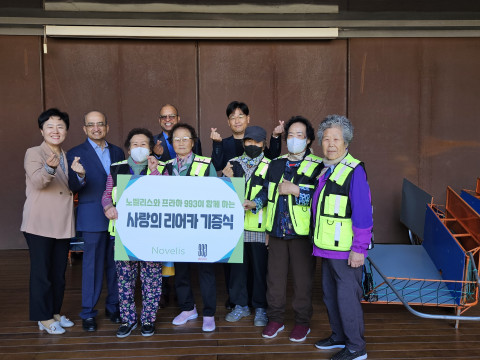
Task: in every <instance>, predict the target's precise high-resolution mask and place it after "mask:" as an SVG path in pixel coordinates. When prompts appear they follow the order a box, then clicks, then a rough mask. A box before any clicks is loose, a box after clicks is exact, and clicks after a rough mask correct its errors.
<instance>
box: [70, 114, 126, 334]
mask: <svg viewBox="0 0 480 360" xmlns="http://www.w3.org/2000/svg"><path fill="white" fill-rule="evenodd" d="M84 121H85V124H84V126H83V131H84V132H85V135H87V140H85V142H84V143H82V144H80V145H78V146H76V147H74V148H72V149H71V150H70V151H68V153H67V160H68V164H69V166H68V168H69V174H68V183H69V186H70V189H71V190H72V191H73V192H76V193H77V194H78V207H77V224H76V225H77V227H76V230H77V231H78V232H81V233H82V234H81V235H82V237H83V240H84V250H83V263H82V311H81V312H80V317H81V318H82V326H83V329H84V330H85V331H95V330H97V323H96V321H95V317H96V316H97V313H98V311H97V310H95V306H96V304H97V302H98V299H99V298H100V294H101V292H102V283H103V275H104V272H105V275H106V281H107V290H108V294H107V298H106V303H105V315H106V316H107V317H109V318H110V320H111V321H112V322H116V323H118V322H120V316H119V312H118V286H117V277H116V270H115V262H114V259H113V239H112V238H110V235H109V233H108V219H107V218H106V217H105V215H104V213H103V207H102V204H101V199H102V194H103V191H104V190H105V184H106V182H107V176H108V174H109V173H110V164H113V163H115V162H118V161H122V160H124V159H125V154H124V152H123V150H122V149H120V148H119V147H118V146H115V145H113V144H110V143H108V142H107V141H105V138H106V136H107V133H108V130H109V128H108V124H107V118H106V116H105V115H104V114H103V113H101V112H99V111H90V112H89V113H87V114H86V115H85V117H84ZM75 159H78V160H79V161H80V163H81V164H82V165H83V167H84V169H85V175H84V176H83V177H80V176H78V175H77V174H76V173H75V172H73V170H72V169H71V164H72V162H73V161H74V160H75Z"/></svg>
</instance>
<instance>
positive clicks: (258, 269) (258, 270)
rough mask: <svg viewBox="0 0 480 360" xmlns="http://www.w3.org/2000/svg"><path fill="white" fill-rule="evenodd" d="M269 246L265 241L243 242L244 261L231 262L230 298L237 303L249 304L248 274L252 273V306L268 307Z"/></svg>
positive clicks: (241, 304)
mask: <svg viewBox="0 0 480 360" xmlns="http://www.w3.org/2000/svg"><path fill="white" fill-rule="evenodd" d="M267 258H268V256H267V247H266V246H265V244H264V243H255V242H253V243H252V242H246V243H244V244H243V263H242V264H233V263H232V264H230V282H229V284H230V289H229V294H230V300H231V302H232V303H234V304H235V305H240V306H247V304H248V300H249V299H248V295H249V294H248V293H249V292H248V291H247V288H248V286H247V285H248V280H247V279H248V275H249V273H250V274H252V284H251V297H252V299H251V300H252V306H253V307H254V308H255V309H257V308H266V307H267V296H266V292H267V279H266V278H267Z"/></svg>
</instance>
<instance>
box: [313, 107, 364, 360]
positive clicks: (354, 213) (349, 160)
mask: <svg viewBox="0 0 480 360" xmlns="http://www.w3.org/2000/svg"><path fill="white" fill-rule="evenodd" d="M318 138H319V140H320V144H321V146H322V150H323V156H324V159H323V164H324V167H323V169H322V172H321V176H320V178H319V180H318V184H317V187H316V190H315V193H314V196H313V204H312V209H313V216H312V220H313V221H312V225H313V226H312V229H313V240H314V247H313V254H314V255H315V256H318V257H321V258H322V284H323V285H322V289H323V300H324V302H325V305H326V307H327V311H328V318H329V321H330V327H331V329H332V333H331V335H330V336H328V337H327V338H325V339H322V340H319V341H317V342H316V343H315V346H316V347H317V348H319V349H334V348H341V349H342V350H341V351H339V352H338V353H336V354H335V355H334V356H333V357H332V359H333V360H340V359H342V360H343V359H345V360H362V359H366V358H367V351H366V342H365V338H364V323H363V312H362V307H361V304H360V300H361V297H362V295H363V290H362V286H361V280H362V269H363V263H364V260H365V257H366V256H367V249H368V247H369V245H370V243H371V238H372V227H373V218H372V203H371V197H370V187H369V185H368V182H367V175H366V173H365V168H364V165H363V163H362V162H361V161H360V160H357V159H355V158H354V157H353V156H352V155H350V153H349V151H348V146H349V145H350V142H351V141H352V139H353V126H352V124H351V123H350V121H349V120H348V119H347V118H346V117H344V116H340V115H329V116H327V117H326V118H325V120H323V121H322V123H321V124H320V126H319V129H318Z"/></svg>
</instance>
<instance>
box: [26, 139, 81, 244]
mask: <svg viewBox="0 0 480 360" xmlns="http://www.w3.org/2000/svg"><path fill="white" fill-rule="evenodd" d="M51 153H52V150H51V149H50V148H49V147H48V145H47V144H46V143H45V142H43V143H42V144H41V145H40V146H35V147H32V148H30V149H28V150H27V152H26V154H25V160H24V167H25V182H26V186H27V188H26V195H27V199H26V200H25V205H24V207H23V219H22V226H21V227H20V230H21V231H24V232H27V233H30V234H34V235H40V236H45V237H51V238H56V239H66V238H71V237H73V236H75V223H74V216H73V194H72V192H71V191H70V189H69V188H68V171H67V174H65V173H64V172H63V170H62V169H61V167H60V166H58V168H57V171H56V173H55V175H50V174H49V173H48V172H47V170H45V163H46V161H47V158H48V157H49V156H50V154H51ZM62 156H63V161H64V164H65V166H68V163H67V158H66V156H65V152H64V151H63V150H62Z"/></svg>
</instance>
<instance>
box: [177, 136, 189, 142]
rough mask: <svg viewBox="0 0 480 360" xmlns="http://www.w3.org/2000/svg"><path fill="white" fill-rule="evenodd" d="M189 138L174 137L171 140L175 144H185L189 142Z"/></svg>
mask: <svg viewBox="0 0 480 360" xmlns="http://www.w3.org/2000/svg"><path fill="white" fill-rule="evenodd" d="M190 139H191V137H188V136H184V137H183V138H179V137H175V138H173V141H175V142H176V143H179V142H182V143H184V142H187V141H188V140H190Z"/></svg>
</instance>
